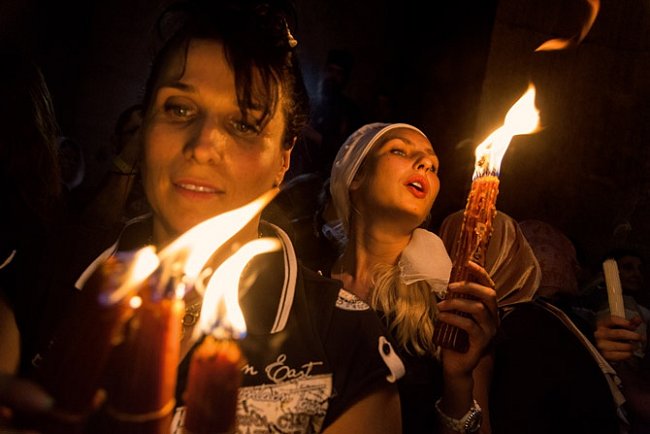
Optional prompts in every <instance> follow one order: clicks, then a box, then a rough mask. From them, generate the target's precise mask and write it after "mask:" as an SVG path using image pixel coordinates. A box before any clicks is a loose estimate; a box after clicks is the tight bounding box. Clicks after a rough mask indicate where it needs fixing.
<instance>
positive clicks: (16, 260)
mask: <svg viewBox="0 0 650 434" xmlns="http://www.w3.org/2000/svg"><path fill="white" fill-rule="evenodd" d="M0 58H2V62H3V67H2V68H0V97H1V98H2V100H3V101H4V102H5V106H6V109H5V110H3V111H2V116H0V130H1V131H2V136H0V200H2V212H0V427H2V426H4V422H5V418H6V417H7V415H8V414H10V413H7V412H6V411H5V408H4V405H11V406H12V407H14V406H15V408H23V409H26V410H37V409H38V410H44V409H46V408H48V407H50V406H51V400H49V398H47V397H46V396H44V395H42V391H40V390H38V388H36V387H35V386H34V385H32V384H30V383H28V382H25V381H24V380H20V379H18V378H16V377H14V376H13V375H14V374H15V373H16V372H17V371H19V369H20V366H19V357H20V353H21V352H22V351H25V347H27V346H28V345H29V344H30V342H32V338H33V336H32V335H31V334H30V332H29V330H31V329H30V327H29V326H30V324H31V323H32V322H34V321H37V320H38V313H39V312H40V311H39V308H38V306H39V305H40V303H41V300H40V299H39V297H38V294H37V291H38V289H39V288H38V287H36V286H34V285H32V284H31V283H30V282H32V281H31V278H32V277H33V276H34V275H35V272H36V269H35V268H34V264H35V263H36V262H37V261H38V260H39V259H40V257H41V256H40V255H41V248H42V245H43V243H45V242H46V239H47V238H48V236H49V234H50V233H51V230H52V228H53V227H55V225H56V223H57V222H58V219H59V217H60V216H61V208H62V204H61V200H62V199H61V191H62V182H61V175H60V169H59V161H58V156H57V143H56V140H57V137H58V135H59V127H58V125H57V122H56V118H55V112H54V107H53V104H52V98H51V96H50V92H49V89H48V87H47V85H46V82H45V79H44V77H43V75H42V73H41V70H40V68H39V67H38V65H37V64H36V63H34V61H33V60H32V59H31V58H30V57H29V56H27V55H26V54H25V53H22V52H20V51H16V50H14V49H12V48H2V49H0ZM36 401H39V402H38V403H37V402H36ZM25 404H27V405H26V406H25ZM33 404H37V405H36V406H33ZM37 407H38V408H37ZM0 430H1V428H0Z"/></svg>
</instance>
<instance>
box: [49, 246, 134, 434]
mask: <svg viewBox="0 0 650 434" xmlns="http://www.w3.org/2000/svg"><path fill="white" fill-rule="evenodd" d="M131 256H132V255H131V254H124V255H120V256H118V257H115V256H113V257H111V258H109V259H108V260H107V261H106V262H105V263H104V264H102V265H101V266H100V267H99V268H98V269H97V270H96V271H95V272H94V273H93V274H92V276H91V277H90V278H89V280H88V282H87V284H86V285H85V286H84V289H83V291H82V292H81V293H80V294H79V295H78V297H79V298H78V299H77V301H76V304H75V306H74V308H73V310H72V311H71V314H70V315H68V316H67V317H66V319H65V321H64V322H63V323H62V324H61V326H60V328H59V329H58V330H57V333H56V334H55V338H54V340H53V341H52V344H51V345H50V347H49V348H48V349H47V351H46V352H45V353H44V354H43V359H42V361H41V363H40V365H39V368H38V372H37V378H38V380H39V382H40V383H41V384H42V385H43V387H44V388H45V390H47V391H48V392H49V393H50V395H51V396H52V397H53V398H54V402H55V405H56V407H55V409H54V410H53V411H52V413H51V414H50V416H51V418H52V420H51V421H48V422H47V428H46V429H47V431H46V432H76V431H79V430H80V429H81V428H82V427H83V424H84V423H85V420H86V418H87V416H88V415H89V413H90V412H91V411H92V410H94V407H96V405H97V404H98V403H97V402H96V398H97V396H98V391H99V388H100V386H101V380H102V376H103V374H104V368H105V366H106V362H107V360H108V358H109V354H110V352H111V350H112V349H113V347H114V346H115V344H116V343H117V342H118V341H119V339H120V335H121V329H122V326H123V325H124V322H125V321H127V319H128V318H129V317H130V316H131V315H132V313H133V309H132V307H131V306H130V305H129V297H124V298H122V299H120V300H118V301H116V302H115V303H105V302H104V301H105V300H106V296H107V294H110V293H112V292H114V291H115V290H116V288H118V287H119V286H121V284H122V282H123V278H124V276H125V275H126V269H127V265H126V264H127V263H128V262H129V261H130V258H131ZM57 427H58V428H57Z"/></svg>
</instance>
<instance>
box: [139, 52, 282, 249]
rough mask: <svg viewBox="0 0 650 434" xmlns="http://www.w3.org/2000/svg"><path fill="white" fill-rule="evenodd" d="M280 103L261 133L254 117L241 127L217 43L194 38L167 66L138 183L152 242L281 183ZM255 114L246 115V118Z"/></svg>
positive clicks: (150, 116) (146, 129)
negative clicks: (149, 214)
mask: <svg viewBox="0 0 650 434" xmlns="http://www.w3.org/2000/svg"><path fill="white" fill-rule="evenodd" d="M183 67H184V69H183ZM183 71H184V72H183ZM181 72H182V75H181ZM179 77H180V78H179ZM283 102H284V100H283V99H282V97H281V99H280V104H279V105H278V110H277V111H276V113H275V114H274V115H273V117H272V118H271V120H270V121H269V122H268V123H267V124H266V126H265V127H264V129H263V130H261V131H260V130H258V127H257V126H256V125H255V122H254V121H255V119H251V120H250V121H249V122H246V121H245V120H244V119H243V117H242V115H241V113H240V109H239V106H238V105H237V95H236V91H235V77H234V74H233V71H232V70H231V68H230V66H229V65H228V63H227V62H226V60H225V58H224V52H223V48H222V46H221V44H220V43H218V42H215V41H208V40H193V41H192V42H191V43H190V45H189V48H188V51H187V58H186V61H185V63H183V56H182V53H178V54H177V55H176V57H175V58H174V60H173V61H171V62H169V65H167V67H166V69H165V71H164V73H163V74H162V76H161V79H160V81H159V83H158V84H157V86H156V91H155V95H154V97H153V101H152V104H151V108H150V109H149V110H148V112H147V113H146V116H145V119H144V124H143V141H144V167H143V182H144V188H145V192H146V194H147V198H148V200H149V203H150V204H151V207H152V209H153V212H154V238H155V241H156V242H159V243H164V242H166V241H169V240H170V239H172V238H175V237H176V236H178V235H180V234H181V233H183V232H185V231H187V230H188V229H190V228H191V227H192V226H194V225H196V224H198V223H200V222H202V221H203V220H206V219H208V218H210V217H213V216H215V215H218V214H221V213H223V212H225V211H229V210H232V209H235V208H238V207H240V206H243V205H245V204H247V203H249V202H251V201H252V200H254V199H255V198H257V197H258V196H259V195H261V194H262V193H264V192H266V191H268V190H269V189H270V188H272V187H273V186H274V185H278V184H279V183H280V182H281V181H282V178H283V177H284V173H285V172H286V170H287V168H288V167H289V157H290V150H286V149H283V147H282V140H283V135H284V131H285V126H286V119H285V115H284V111H283V110H282V106H283ZM259 114H260V112H256V111H255V110H252V111H251V112H250V117H251V118H252V117H254V116H256V115H259Z"/></svg>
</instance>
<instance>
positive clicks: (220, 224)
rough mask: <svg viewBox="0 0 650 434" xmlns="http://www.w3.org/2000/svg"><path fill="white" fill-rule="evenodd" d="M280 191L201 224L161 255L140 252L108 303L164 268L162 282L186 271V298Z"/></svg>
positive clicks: (152, 251)
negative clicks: (210, 261)
mask: <svg viewBox="0 0 650 434" xmlns="http://www.w3.org/2000/svg"><path fill="white" fill-rule="evenodd" d="M279 191H280V190H279V189H278V188H274V189H271V190H269V191H268V192H266V193H264V194H262V195H261V196H260V197H258V198H257V199H255V200H254V201H253V202H251V203H249V204H247V205H244V206H242V207H240V208H237V209H234V210H232V211H228V212H225V213H223V214H220V215H218V216H215V217H212V218H210V219H208V220H205V221H203V222H201V223H199V224H197V225H196V226H194V227H193V228H191V229H190V230H188V231H187V232H185V233H184V234H183V235H181V236H180V237H179V238H177V239H176V240H175V241H174V242H172V243H171V244H170V245H168V246H167V247H165V248H164V249H163V250H161V251H160V252H159V253H158V254H157V255H156V253H155V248H154V247H153V246H147V247H144V248H142V249H140V250H139V251H138V252H137V253H136V255H135V258H134V260H133V263H132V264H131V265H130V266H129V269H128V271H127V274H126V278H125V281H124V283H123V284H122V285H121V286H120V287H119V288H118V289H117V290H115V291H114V292H113V293H111V294H110V295H109V296H108V298H107V302H108V303H109V304H114V303H117V302H118V301H120V300H122V299H123V298H124V297H126V296H127V295H128V294H129V293H130V292H131V291H132V290H134V288H135V287H136V286H137V285H139V284H140V283H142V282H143V281H144V280H145V279H146V278H147V277H149V276H150V275H151V274H152V273H153V272H154V271H156V269H158V268H159V267H161V266H162V270H163V275H162V277H161V282H166V281H167V280H168V279H170V278H173V277H177V276H174V275H175V274H181V273H180V268H181V267H182V268H183V270H182V271H183V272H184V276H183V278H184V281H182V282H179V283H178V284H177V287H176V296H177V297H179V298H182V297H183V296H184V295H185V286H186V284H187V283H188V282H189V283H193V282H195V281H196V280H197V279H198V277H199V273H200V272H201V270H202V268H203V267H204V265H205V263H206V262H207V261H208V259H209V258H210V256H212V254H213V253H214V252H215V251H217V249H219V247H221V246H222V245H223V243H225V242H226V241H228V239H230V238H232V236H233V235H235V234H236V233H237V232H239V231H240V230H241V229H242V228H243V227H244V226H246V224H248V222H250V220H251V219H252V218H253V217H255V215H257V214H258V213H260V212H261V211H262V209H263V208H264V207H265V206H266V205H268V204H269V202H271V200H272V199H273V198H274V197H275V196H276V195H277V194H278V192H279Z"/></svg>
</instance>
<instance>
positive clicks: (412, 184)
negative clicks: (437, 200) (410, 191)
mask: <svg viewBox="0 0 650 434" xmlns="http://www.w3.org/2000/svg"><path fill="white" fill-rule="evenodd" d="M406 185H408V186H409V187H412V188H414V189H416V190H417V191H420V192H422V193H425V190H424V186H423V185H422V183H420V182H419V181H414V182H409V183H408V184H406Z"/></svg>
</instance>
